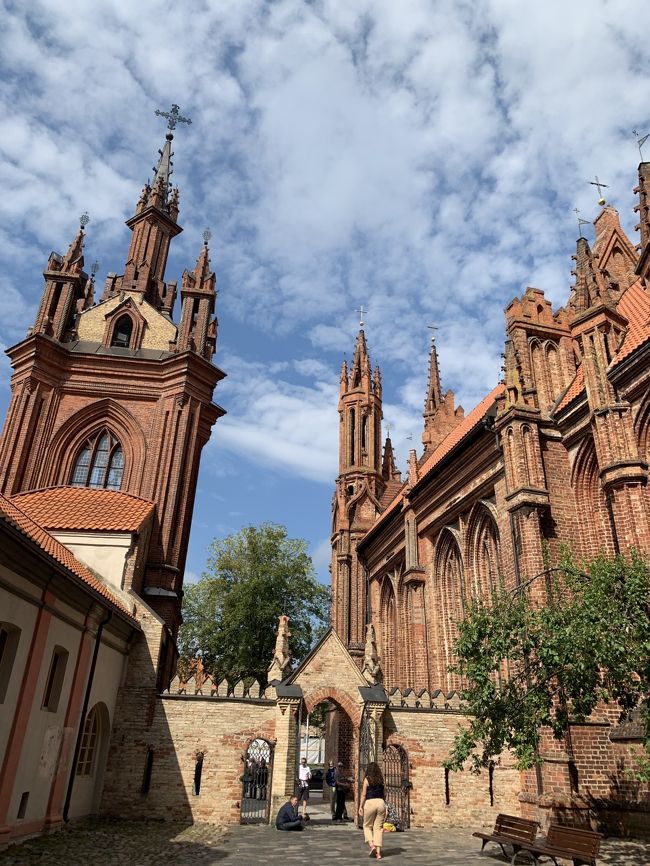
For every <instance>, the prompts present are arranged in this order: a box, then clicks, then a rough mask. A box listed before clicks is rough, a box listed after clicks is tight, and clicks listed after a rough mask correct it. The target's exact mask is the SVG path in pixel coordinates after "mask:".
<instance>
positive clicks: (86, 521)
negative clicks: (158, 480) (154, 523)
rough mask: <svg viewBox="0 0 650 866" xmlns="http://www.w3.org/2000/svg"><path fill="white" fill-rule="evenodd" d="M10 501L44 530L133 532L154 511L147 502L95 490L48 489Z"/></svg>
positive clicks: (127, 494) (25, 494) (151, 503)
mask: <svg viewBox="0 0 650 866" xmlns="http://www.w3.org/2000/svg"><path fill="white" fill-rule="evenodd" d="M12 502H15V503H16V505H18V507H19V508H20V509H21V510H22V511H24V512H25V513H26V514H28V515H29V516H30V517H31V518H32V519H33V520H35V521H36V522H37V523H39V524H40V525H41V526H44V527H45V528H46V529H62V530H63V529H66V530H88V531H96V532H136V531H137V530H138V529H139V528H140V527H141V526H142V523H143V522H144V520H145V519H146V518H147V517H148V516H149V514H150V513H151V511H152V510H153V508H154V503H153V502H150V501H149V500H147V499H139V498H138V497H137V496H131V494H129V493H120V492H119V491H117V490H101V489H97V488H94V487H48V488H46V489H45V490H34V491H30V492H29V493H21V494H19V495H18V496H14V497H12Z"/></svg>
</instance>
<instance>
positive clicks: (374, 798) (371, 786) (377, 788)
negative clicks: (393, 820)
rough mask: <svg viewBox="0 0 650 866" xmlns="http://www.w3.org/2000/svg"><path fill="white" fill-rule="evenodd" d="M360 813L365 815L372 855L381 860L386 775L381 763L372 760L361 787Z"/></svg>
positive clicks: (364, 821)
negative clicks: (384, 775)
mask: <svg viewBox="0 0 650 866" xmlns="http://www.w3.org/2000/svg"><path fill="white" fill-rule="evenodd" d="M359 815H361V816H362V817H363V835H364V838H365V840H366V842H367V843H368V845H369V846H370V856H371V857H372V855H373V854H374V855H375V857H376V858H377V860H381V843H382V840H383V835H384V819H385V818H386V802H385V800H384V777H383V775H382V772H381V770H380V768H379V764H376V763H375V762H374V761H371V763H370V764H368V767H367V769H366V776H365V778H364V780H363V786H362V788H361V799H360V801H359Z"/></svg>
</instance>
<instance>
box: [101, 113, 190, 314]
mask: <svg viewBox="0 0 650 866" xmlns="http://www.w3.org/2000/svg"><path fill="white" fill-rule="evenodd" d="M155 114H156V115H158V116H160V117H164V118H167V121H168V123H167V134H166V136H165V144H164V145H163V147H162V150H160V151H159V152H158V153H159V158H158V164H157V165H156V167H155V169H154V172H155V173H154V179H153V183H151V184H149V183H146V184H145V186H144V189H143V190H142V195H141V196H140V199H139V201H138V203H137V205H136V209H135V214H134V215H133V216H132V217H131V219H129V220H127V223H126V224H127V226H128V227H129V228H130V229H131V231H132V232H133V236H132V238H131V245H130V247H129V252H128V256H127V260H126V264H125V266H124V276H123V278H122V281H121V283H120V284H119V285H118V283H117V282H114V281H113V282H111V283H110V285H108V287H107V289H105V291H104V295H103V296H102V300H106V299H107V297H110V296H111V295H112V294H115V292H117V291H122V290H126V291H136V292H141V293H142V294H143V295H144V297H145V298H146V299H147V300H148V301H149V302H150V303H151V304H152V305H153V306H154V307H156V308H158V309H161V310H164V311H165V312H166V313H169V314H171V312H172V309H173V306H174V299H175V297H176V285H175V284H170V285H169V286H167V285H166V283H165V268H166V266H167V257H168V255H169V244H170V242H171V239H172V238H173V237H175V235H177V234H179V233H180V232H181V231H182V229H181V227H180V226H179V225H178V223H177V220H178V187H176V188H175V189H172V188H171V184H170V178H171V175H172V171H173V168H172V157H173V155H174V154H173V152H172V140H173V138H174V136H173V132H172V130H174V129H175V128H176V126H177V125H178V124H179V123H187V124H189V123H191V121H190V119H189V118H188V117H182V115H181V114H180V113H179V110H178V106H177V105H172V108H171V111H160V110H158V111H156V112H155Z"/></svg>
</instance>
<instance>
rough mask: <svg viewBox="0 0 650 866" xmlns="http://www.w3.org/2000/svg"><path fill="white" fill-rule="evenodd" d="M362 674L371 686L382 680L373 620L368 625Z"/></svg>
mask: <svg viewBox="0 0 650 866" xmlns="http://www.w3.org/2000/svg"><path fill="white" fill-rule="evenodd" d="M361 675H362V676H363V677H364V678H365V680H366V681H367V682H368V683H369V685H371V686H374V685H375V684H376V683H380V682H381V680H382V674H381V666H380V664H379V652H378V651H377V638H376V636H375V627H374V625H373V624H372V623H371V622H369V623H368V625H367V626H366V647H365V651H364V655H363V667H362V669H361Z"/></svg>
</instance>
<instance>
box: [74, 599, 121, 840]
mask: <svg viewBox="0 0 650 866" xmlns="http://www.w3.org/2000/svg"><path fill="white" fill-rule="evenodd" d="M112 618H113V611H111V610H109V611H107V612H106V616H105V617H104V619H103V620H102V621H101V622H100V623H99V628H98V629H97V635H96V637H95V648H94V649H93V657H92V661H91V662H90V671H89V673H88V682H87V683H86V693H85V694H84V702H83V706H82V707H81V718H80V720H79V729H78V731H77V740H76V742H75V744H74V755H73V757H72V764H71V767H70V779H69V780H68V789H67V791H66V793H65V803H64V805H63V820H64V821H65V822H66V823H67V822H68V820H69V818H68V812H69V811H70V801H71V800H72V789H73V787H74V778H75V771H76V769H77V761H78V760H79V752H80V751H81V739H82V737H83V732H84V725H85V723H86V715H87V714H88V704H89V703H90V692H91V690H92V687H93V681H94V679H95V668H96V666H97V656H98V655H99V647H100V644H101V642H102V633H103V631H104V626H105V625H108V623H109V622H110V621H111V619H112Z"/></svg>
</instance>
